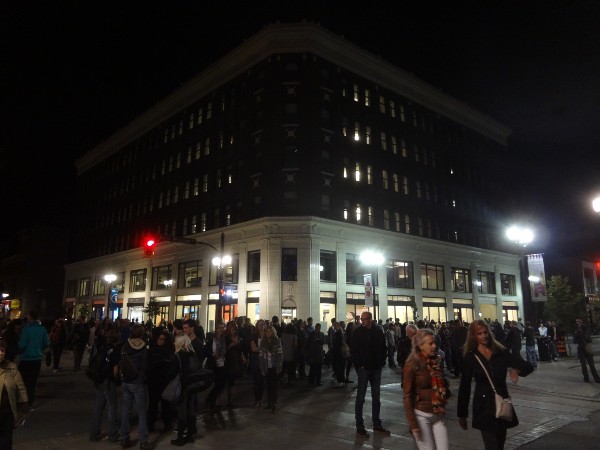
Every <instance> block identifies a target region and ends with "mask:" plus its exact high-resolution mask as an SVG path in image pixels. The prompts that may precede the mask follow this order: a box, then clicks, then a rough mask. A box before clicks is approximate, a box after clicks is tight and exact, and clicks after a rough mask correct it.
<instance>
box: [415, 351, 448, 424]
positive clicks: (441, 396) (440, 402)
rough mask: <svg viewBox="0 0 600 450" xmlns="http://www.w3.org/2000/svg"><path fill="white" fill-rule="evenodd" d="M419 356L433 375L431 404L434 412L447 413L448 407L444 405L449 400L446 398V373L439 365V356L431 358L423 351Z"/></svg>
mask: <svg viewBox="0 0 600 450" xmlns="http://www.w3.org/2000/svg"><path fill="white" fill-rule="evenodd" d="M419 357H420V358H421V362H422V363H423V364H424V365H425V366H426V367H427V371H428V372H429V375H430V376H431V405H432V406H433V413H434V414H445V413H446V409H445V408H444V405H445V404H446V402H447V401H448V400H446V383H445V382H444V374H443V372H442V369H441V368H440V365H439V358H438V357H435V358H429V357H428V356H425V355H423V354H422V353H419Z"/></svg>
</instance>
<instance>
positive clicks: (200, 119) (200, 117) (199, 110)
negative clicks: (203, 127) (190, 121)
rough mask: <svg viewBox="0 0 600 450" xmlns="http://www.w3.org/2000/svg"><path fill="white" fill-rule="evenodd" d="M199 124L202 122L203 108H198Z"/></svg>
mask: <svg viewBox="0 0 600 450" xmlns="http://www.w3.org/2000/svg"><path fill="white" fill-rule="evenodd" d="M197 117H198V125H200V124H201V123H202V108H200V109H198V116H197Z"/></svg>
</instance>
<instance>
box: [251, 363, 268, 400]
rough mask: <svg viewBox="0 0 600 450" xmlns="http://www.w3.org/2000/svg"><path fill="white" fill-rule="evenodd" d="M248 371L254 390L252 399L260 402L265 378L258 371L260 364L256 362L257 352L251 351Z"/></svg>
mask: <svg viewBox="0 0 600 450" xmlns="http://www.w3.org/2000/svg"><path fill="white" fill-rule="evenodd" d="M250 372H251V373H252V381H253V382H254V384H253V389H252V391H253V392H254V401H255V402H262V397H263V391H264V387H265V379H264V377H263V376H262V373H260V366H259V364H258V353H252V354H251V355H250Z"/></svg>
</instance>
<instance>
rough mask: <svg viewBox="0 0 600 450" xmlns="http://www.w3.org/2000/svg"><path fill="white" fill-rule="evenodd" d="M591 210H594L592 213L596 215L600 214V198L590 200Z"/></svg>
mask: <svg viewBox="0 0 600 450" xmlns="http://www.w3.org/2000/svg"><path fill="white" fill-rule="evenodd" d="M592 208H594V211H596V212H597V213H600V197H596V198H595V199H594V200H592Z"/></svg>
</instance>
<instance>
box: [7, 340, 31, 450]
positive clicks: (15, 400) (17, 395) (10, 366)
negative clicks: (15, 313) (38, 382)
mask: <svg viewBox="0 0 600 450" xmlns="http://www.w3.org/2000/svg"><path fill="white" fill-rule="evenodd" d="M7 347H8V345H7V342H6V340H4V339H0V449H2V450H11V449H12V438H13V429H14V428H16V427H17V426H20V425H22V424H23V423H24V421H25V416H26V415H27V412H28V409H29V408H28V402H27V388H26V387H25V383H23V379H22V378H21V374H20V373H19V370H17V365H16V364H15V363H14V362H12V361H9V360H8V359H6V358H5V357H6V349H7Z"/></svg>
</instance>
